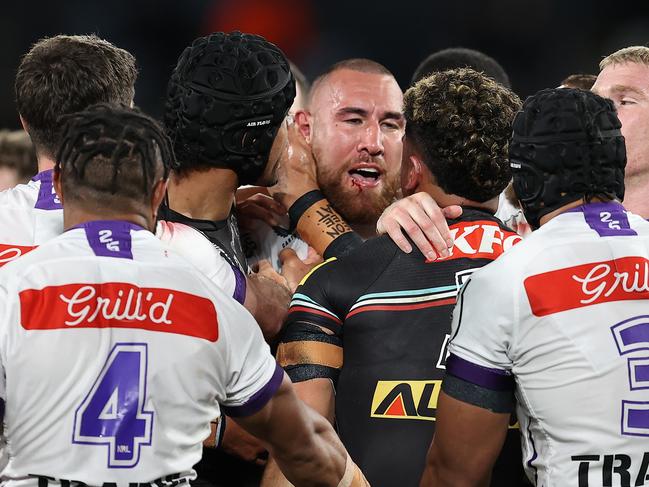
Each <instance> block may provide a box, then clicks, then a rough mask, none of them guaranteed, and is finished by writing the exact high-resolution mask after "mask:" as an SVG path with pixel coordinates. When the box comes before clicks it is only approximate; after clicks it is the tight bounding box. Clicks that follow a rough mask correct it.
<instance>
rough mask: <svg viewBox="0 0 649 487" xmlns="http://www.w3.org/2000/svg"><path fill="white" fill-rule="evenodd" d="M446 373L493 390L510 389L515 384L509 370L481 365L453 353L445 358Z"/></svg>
mask: <svg viewBox="0 0 649 487" xmlns="http://www.w3.org/2000/svg"><path fill="white" fill-rule="evenodd" d="M446 373H447V374H451V375H454V376H455V377H457V378H459V379H462V380H465V381H467V382H470V383H472V384H476V385H478V386H482V387H486V388H487V389H492V390H495V391H507V390H510V391H511V390H514V388H515V386H516V385H515V383H514V376H512V375H511V374H510V373H509V372H507V371H505V370H500V369H491V368H489V367H482V366H481V365H476V364H474V363H472V362H469V361H468V360H464V359H463V358H460V357H458V356H457V355H453V354H450V355H449V356H448V358H447V359H446Z"/></svg>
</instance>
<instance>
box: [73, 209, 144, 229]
mask: <svg viewBox="0 0 649 487" xmlns="http://www.w3.org/2000/svg"><path fill="white" fill-rule="evenodd" d="M97 220H118V221H127V222H130V223H134V224H135V225H139V226H140V227H142V228H146V229H147V230H149V231H154V226H155V218H154V217H153V215H150V216H148V215H145V214H144V213H141V212H136V211H132V212H128V213H122V212H118V211H111V210H107V209H93V210H92V211H89V210H86V209H85V208H82V207H80V206H77V205H74V204H69V203H68V204H66V205H65V206H64V207H63V228H64V229H65V230H68V229H70V228H72V227H74V226H77V225H82V224H84V223H87V222H92V221H97Z"/></svg>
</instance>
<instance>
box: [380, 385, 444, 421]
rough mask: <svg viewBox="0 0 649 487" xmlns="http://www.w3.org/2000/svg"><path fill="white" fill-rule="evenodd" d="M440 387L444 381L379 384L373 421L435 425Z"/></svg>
mask: <svg viewBox="0 0 649 487" xmlns="http://www.w3.org/2000/svg"><path fill="white" fill-rule="evenodd" d="M441 385H442V381H441V380H413V381H394V380H381V381H378V382H377V383H376V389H375V390H374V397H373V398H372V411H371V417H372V418H384V419H418V420H423V421H435V411H436V410H437V398H438V397H439V391H440V386H441Z"/></svg>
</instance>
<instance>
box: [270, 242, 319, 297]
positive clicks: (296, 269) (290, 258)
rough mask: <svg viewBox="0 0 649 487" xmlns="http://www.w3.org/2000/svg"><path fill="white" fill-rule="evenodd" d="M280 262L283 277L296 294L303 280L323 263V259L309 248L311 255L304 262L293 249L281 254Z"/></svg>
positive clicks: (283, 251) (285, 250)
mask: <svg viewBox="0 0 649 487" xmlns="http://www.w3.org/2000/svg"><path fill="white" fill-rule="evenodd" d="M279 261H280V262H281V264H282V276H283V277H284V279H285V280H286V284H287V285H288V288H289V289H290V290H291V292H292V293H294V292H295V290H296V289H297V287H298V285H299V284H300V281H301V280H302V278H303V277H304V276H306V275H307V274H308V273H309V272H310V271H311V269H313V268H314V267H315V266H316V265H318V264H320V263H321V262H322V257H320V255H319V254H318V253H317V252H316V251H315V250H314V249H313V248H312V247H309V253H308V254H307V257H306V259H304V260H302V259H300V258H299V257H298V256H297V254H296V253H295V251H294V250H293V249H284V250H282V251H281V252H280V253H279Z"/></svg>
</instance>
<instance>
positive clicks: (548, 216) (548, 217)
mask: <svg viewBox="0 0 649 487" xmlns="http://www.w3.org/2000/svg"><path fill="white" fill-rule="evenodd" d="M604 201H605V200H602V199H600V198H593V199H592V200H590V203H603V202H604ZM583 204H586V202H585V201H584V199H583V198H580V199H578V200H577V201H573V202H571V203H568V204H566V205H563V206H562V207H560V208H557V209H556V210H554V211H551V212H550V213H548V214H546V215H543V216H542V217H541V218H540V219H539V225H540V226H543V225H545V224H546V223H548V222H549V221H550V220H552V219H553V218H555V217H557V216H559V215H561V214H562V213H565V212H566V211H568V210H572V209H573V208H577V207H578V206H581V205H583ZM625 208H626V207H625ZM627 209H628V208H627Z"/></svg>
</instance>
